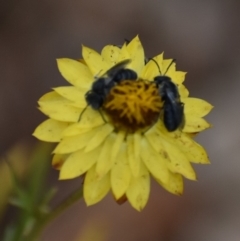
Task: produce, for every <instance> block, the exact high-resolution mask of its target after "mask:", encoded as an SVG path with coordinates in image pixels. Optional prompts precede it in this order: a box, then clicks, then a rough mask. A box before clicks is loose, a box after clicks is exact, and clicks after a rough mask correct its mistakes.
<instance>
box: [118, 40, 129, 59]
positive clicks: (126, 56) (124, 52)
mask: <svg viewBox="0 0 240 241" xmlns="http://www.w3.org/2000/svg"><path fill="white" fill-rule="evenodd" d="M125 59H130V54H129V53H128V50H127V45H126V43H125V44H124V45H123V46H122V48H121V50H120V53H119V56H118V62H121V61H123V60H125Z"/></svg>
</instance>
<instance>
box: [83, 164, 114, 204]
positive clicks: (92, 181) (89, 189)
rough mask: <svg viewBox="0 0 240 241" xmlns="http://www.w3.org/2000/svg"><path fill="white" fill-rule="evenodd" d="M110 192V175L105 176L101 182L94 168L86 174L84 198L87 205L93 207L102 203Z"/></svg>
mask: <svg viewBox="0 0 240 241" xmlns="http://www.w3.org/2000/svg"><path fill="white" fill-rule="evenodd" d="M109 191H110V174H109V173H108V174H107V175H105V176H104V177H103V178H102V179H101V180H99V179H98V174H97V173H96V171H95V166H93V167H92V168H91V169H90V170H89V171H88V172H87V174H86V177H85V179H84V186H83V196H84V199H85V202H86V204H87V205H88V206H89V205H93V204H95V203H97V202H99V201H101V200H102V199H103V198H104V197H105V196H106V195H107V193H108V192H109Z"/></svg>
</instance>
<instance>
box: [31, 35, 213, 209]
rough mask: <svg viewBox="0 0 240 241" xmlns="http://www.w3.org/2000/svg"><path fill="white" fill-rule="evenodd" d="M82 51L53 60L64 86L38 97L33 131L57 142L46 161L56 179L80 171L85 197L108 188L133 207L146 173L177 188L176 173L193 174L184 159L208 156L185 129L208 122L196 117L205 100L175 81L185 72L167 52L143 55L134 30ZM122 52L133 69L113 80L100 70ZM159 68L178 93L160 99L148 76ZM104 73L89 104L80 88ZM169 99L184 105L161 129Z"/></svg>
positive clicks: (143, 190) (145, 187)
mask: <svg viewBox="0 0 240 241" xmlns="http://www.w3.org/2000/svg"><path fill="white" fill-rule="evenodd" d="M82 55H83V59H82V60H79V61H78V60H72V59H66V58H65V59H59V60H58V61H57V63H58V68H59V71H60V72H61V74H62V76H63V77H64V78H65V79H66V80H67V81H68V82H69V83H70V84H71V86H65V87H58V88H54V89H53V91H52V92H49V93H47V94H45V95H44V96H43V97H41V98H40V100H39V102H38V103H39V106H40V107H39V109H40V110H41V111H42V112H43V113H44V114H46V115H47V116H48V117H49V119H47V120H46V121H44V122H43V123H42V124H40V125H39V126H38V127H37V128H36V130H35V132H34V134H33V135H34V136H36V137H37V138H38V139H40V140H43V141H48V142H57V143H58V145H57V146H56V148H55V150H54V157H53V166H54V167H55V168H56V169H58V170H59V171H60V179H71V178H75V177H79V176H81V175H83V174H85V177H84V184H83V185H84V199H85V201H86V203H87V205H92V204H95V203H97V202H99V201H100V200H101V199H102V198H104V197H105V196H106V194H107V193H108V192H109V191H110V190H111V191H112V193H113V195H114V197H115V199H116V200H120V199H121V198H122V197H124V196H126V197H127V200H128V201H129V202H130V204H131V205H132V206H133V207H134V208H135V209H137V210H142V209H143V208H144V206H145V205H146V203H147V200H148V197H149V193H150V177H151V176H152V177H153V178H154V179H155V180H156V181H157V182H158V183H159V184H160V185H161V186H162V187H163V188H165V189H166V190H167V191H169V192H171V193H173V194H177V195H180V194H182V192H183V178H182V177H185V178H187V179H191V180H196V174H195V171H194V170H193V168H192V165H191V163H200V164H207V163H209V160H208V157H207V154H206V152H205V150H204V149H203V147H201V146H200V145H199V144H197V143H196V142H195V141H194V140H193V138H192V136H194V135H193V134H195V133H199V132H201V131H203V130H205V129H207V128H209V127H210V124H209V123H208V122H207V121H205V120H204V119H203V117H204V116H205V115H207V114H208V113H209V112H210V110H211V109H212V106H211V105H210V104H209V103H207V102H206V101H204V100H201V99H197V98H192V97H189V92H188V90H187V89H186V88H185V86H184V85H183V81H184V78H185V74H186V73H185V72H181V71H176V64H175V63H174V62H173V61H172V60H171V59H163V54H160V55H158V56H156V57H154V58H153V59H154V61H151V60H149V61H148V62H147V63H145V55H144V50H143V47H142V44H141V42H140V40H139V38H138V37H135V38H134V39H133V40H132V41H131V42H130V43H128V44H124V45H123V46H122V47H117V46H114V45H107V46H106V47H104V48H103V50H102V52H101V54H99V53H97V52H95V51H94V50H92V49H90V48H87V47H85V46H83V49H82ZM124 60H130V61H129V63H128V64H127V65H126V66H124V68H127V69H130V70H133V71H134V72H135V73H136V74H137V78H136V79H131V78H129V79H128V78H126V79H122V80H121V81H119V82H116V83H113V82H112V79H111V78H113V77H111V78H110V77H109V76H106V75H108V73H109V71H111V68H112V67H113V66H116V64H118V63H121V62H122V61H124ZM159 70H160V71H161V73H163V74H165V75H167V76H168V77H170V79H171V81H172V83H174V86H176V89H177V93H179V98H178V99H176V100H173V101H172V102H171V101H170V102H168V101H169V100H168V99H167V97H164V95H163V94H161V90H160V89H159V86H158V85H156V83H155V82H154V78H155V77H156V76H159V75H161V73H159ZM105 76H106V79H107V80H104V81H106V82H108V83H111V85H110V84H109V85H107V84H106V86H108V89H107V90H108V91H106V88H107V87H106V86H105V87H106V88H105V87H104V88H103V92H102V93H104V95H103V94H102V96H103V97H104V98H102V97H101V98H102V100H103V103H101V105H100V107H99V108H95V109H94V108H92V107H91V106H87V102H86V94H87V93H89V91H93V89H92V88H93V83H95V82H96V81H98V80H99V78H102V77H103V78H105ZM104 83H105V82H104ZM169 98H170V97H169ZM174 101H176V103H175V102H174ZM88 104H89V103H88ZM167 104H169V105H168V106H167ZM175 104H180V105H181V108H183V107H184V124H183V126H179V128H177V129H176V130H174V131H168V130H167V128H166V123H164V117H163V115H164V114H165V115H166V114H167V112H166V110H165V108H168V111H170V112H171V111H174V110H173V109H171V108H173V107H176V106H175ZM169 108H170V109H169ZM168 113H169V112H168ZM170 114H171V113H170Z"/></svg>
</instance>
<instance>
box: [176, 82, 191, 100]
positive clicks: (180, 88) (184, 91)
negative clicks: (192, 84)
mask: <svg viewBox="0 0 240 241" xmlns="http://www.w3.org/2000/svg"><path fill="white" fill-rule="evenodd" d="M178 91H179V94H180V96H181V99H182V98H187V97H188V96H189V91H188V89H187V88H186V87H185V86H184V85H182V84H181V85H178Z"/></svg>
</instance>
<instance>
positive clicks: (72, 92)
mask: <svg viewBox="0 0 240 241" xmlns="http://www.w3.org/2000/svg"><path fill="white" fill-rule="evenodd" d="M53 89H54V90H55V91H56V92H57V93H58V94H59V95H61V96H62V97H64V98H66V99H67V100H70V101H73V102H75V105H76V107H80V108H84V107H86V105H87V103H86V100H85V97H84V96H85V94H86V92H87V90H86V89H80V88H76V87H74V86H64V87H57V88H53Z"/></svg>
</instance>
